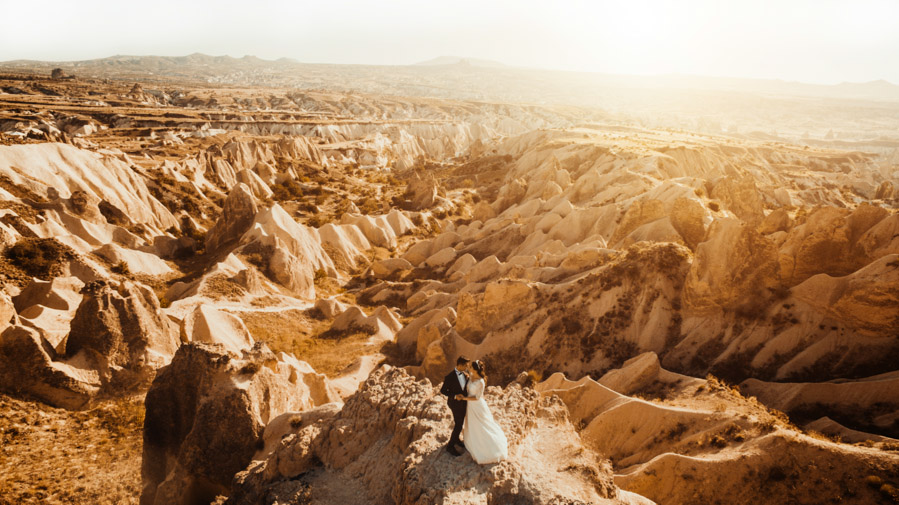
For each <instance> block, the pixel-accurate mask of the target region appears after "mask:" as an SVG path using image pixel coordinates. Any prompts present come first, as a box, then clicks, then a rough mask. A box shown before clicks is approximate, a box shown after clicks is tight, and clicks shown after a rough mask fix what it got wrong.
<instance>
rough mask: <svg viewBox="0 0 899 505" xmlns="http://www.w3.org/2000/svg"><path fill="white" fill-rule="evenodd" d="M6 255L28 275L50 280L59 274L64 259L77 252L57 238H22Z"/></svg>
mask: <svg viewBox="0 0 899 505" xmlns="http://www.w3.org/2000/svg"><path fill="white" fill-rule="evenodd" d="M5 257H6V259H7V260H8V261H9V263H10V264H12V266H14V267H16V268H17V269H19V270H20V271H21V272H23V273H24V274H26V275H27V276H28V277H37V278H39V279H43V280H50V279H52V278H53V277H55V276H57V275H59V273H60V268H61V267H62V263H63V262H64V261H67V260H71V259H74V258H75V252H74V251H73V250H72V249H71V248H70V247H69V246H66V245H63V244H62V243H60V242H59V241H57V240H56V239H52V238H21V239H19V241H18V242H16V243H15V244H14V245H13V246H12V247H10V248H9V249H7V251H6V253H5ZM13 277H14V278H15V277H16V276H15V275H13Z"/></svg>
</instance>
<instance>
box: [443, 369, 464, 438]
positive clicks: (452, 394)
mask: <svg viewBox="0 0 899 505" xmlns="http://www.w3.org/2000/svg"><path fill="white" fill-rule="evenodd" d="M465 384H466V385H467V384H468V376H465ZM440 394H442V395H443V396H446V397H447V398H446V404H447V405H448V406H449V408H450V411H451V412H452V413H453V423H454V424H453V434H452V435H450V441H449V446H450V447H453V446H454V445H457V444H458V445H462V441H461V440H460V439H459V435H460V434H461V433H462V425H463V424H464V423H465V409H466V408H468V402H467V401H465V400H456V395H465V394H466V393H465V388H463V387H462V385H461V384H459V379H458V377H457V376H456V369H455V368H453V371H451V372H450V373H449V374H447V376H446V377H444V378H443V386H441V387H440Z"/></svg>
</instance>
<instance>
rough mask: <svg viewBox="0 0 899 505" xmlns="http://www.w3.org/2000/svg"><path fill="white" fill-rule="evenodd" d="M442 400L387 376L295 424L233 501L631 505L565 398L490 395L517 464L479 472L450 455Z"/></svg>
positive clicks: (390, 372) (249, 473)
mask: <svg viewBox="0 0 899 505" xmlns="http://www.w3.org/2000/svg"><path fill="white" fill-rule="evenodd" d="M435 394H436V390H435V389H434V387H433V386H431V385H430V384H429V383H428V382H425V381H416V380H415V379H414V378H413V377H412V376H410V375H408V374H407V373H406V372H404V371H403V370H402V369H396V368H391V367H388V366H385V367H382V368H380V369H379V370H377V371H375V372H374V373H373V374H372V375H371V376H370V377H369V379H368V380H367V381H366V382H365V383H364V384H363V385H362V386H361V387H360V389H359V391H358V392H357V393H356V394H355V395H353V396H352V397H350V398H348V399H347V400H346V403H345V405H344V407H343V409H341V410H340V411H339V412H337V413H333V414H330V415H328V416H327V417H321V416H316V415H311V416H309V419H308V420H307V419H306V416H305V414H304V415H302V416H297V418H296V421H295V422H294V423H292V427H291V429H287V430H286V431H285V432H284V435H283V436H282V439H281V442H280V444H278V446H277V448H275V449H274V450H273V451H272V452H271V453H270V454H267V455H265V456H264V457H263V458H261V459H260V460H258V461H255V462H253V463H252V464H250V466H249V467H248V468H247V469H246V470H244V471H243V472H241V473H239V474H238V475H237V477H236V478H235V483H234V489H233V493H232V494H231V497H230V498H229V499H228V501H227V502H226V503H228V504H233V505H251V504H253V505H255V504H263V503H275V502H278V503H331V504H335V505H336V504H350V503H355V504H360V505H362V504H379V503H397V504H401V505H405V504H425V503H428V504H452V503H456V504H463V503H466V504H467V503H496V504H499V503H531V504H551V503H552V504H557V503H597V504H598V503H624V501H622V500H623V499H624V497H623V496H622V497H620V498H619V490H618V489H616V488H615V486H614V485H613V484H612V482H611V476H610V472H609V467H608V463H606V462H604V461H603V460H601V459H600V458H599V457H598V456H597V455H596V454H595V453H593V452H591V451H590V450H588V449H586V448H584V447H583V446H582V445H581V443H580V441H579V439H578V437H577V436H576V434H575V432H574V429H573V428H572V426H571V424H570V423H569V421H568V414H567V411H566V409H565V407H564V405H562V404H561V403H559V402H558V400H554V399H551V398H541V397H540V395H539V394H537V393H536V392H535V391H534V390H532V389H527V388H522V387H521V386H519V385H517V384H515V385H512V386H509V387H508V388H506V389H505V390H500V389H497V388H490V390H489V391H488V394H487V401H488V403H489V404H490V407H491V409H492V411H493V414H494V417H495V418H496V419H497V422H498V423H499V424H500V426H501V427H502V428H503V430H504V432H505V433H506V435H507V437H508V439H509V459H508V460H506V461H503V462H501V463H498V464H494V465H485V466H479V465H477V464H475V463H474V461H472V460H471V458H470V457H469V456H467V455H463V456H462V457H460V458H453V456H451V455H450V454H449V453H447V452H446V451H445V450H444V448H445V445H446V442H447V440H448V439H449V433H450V431H451V420H450V417H451V416H450V414H449V410H448V409H447V408H446V404H445V401H444V399H443V397H441V396H439V395H437V396H435ZM644 503H645V502H644Z"/></svg>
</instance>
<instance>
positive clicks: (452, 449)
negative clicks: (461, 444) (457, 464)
mask: <svg viewBox="0 0 899 505" xmlns="http://www.w3.org/2000/svg"><path fill="white" fill-rule="evenodd" d="M446 452H448V453H450V454H452V455H453V456H461V455H462V453H461V452H459V449H456V447H455V446H454V445H453V444H450V445H448V446H446Z"/></svg>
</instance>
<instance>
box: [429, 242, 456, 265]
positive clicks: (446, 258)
mask: <svg viewBox="0 0 899 505" xmlns="http://www.w3.org/2000/svg"><path fill="white" fill-rule="evenodd" d="M454 259H456V250H455V249H453V248H452V247H444V248H443V249H440V250H439V251H437V252H435V253H434V254H432V255H430V256H428V259H426V260H425V266H428V267H431V268H444V267H446V266H447V265H449V264H450V263H451V262H452V261H453V260H454Z"/></svg>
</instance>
